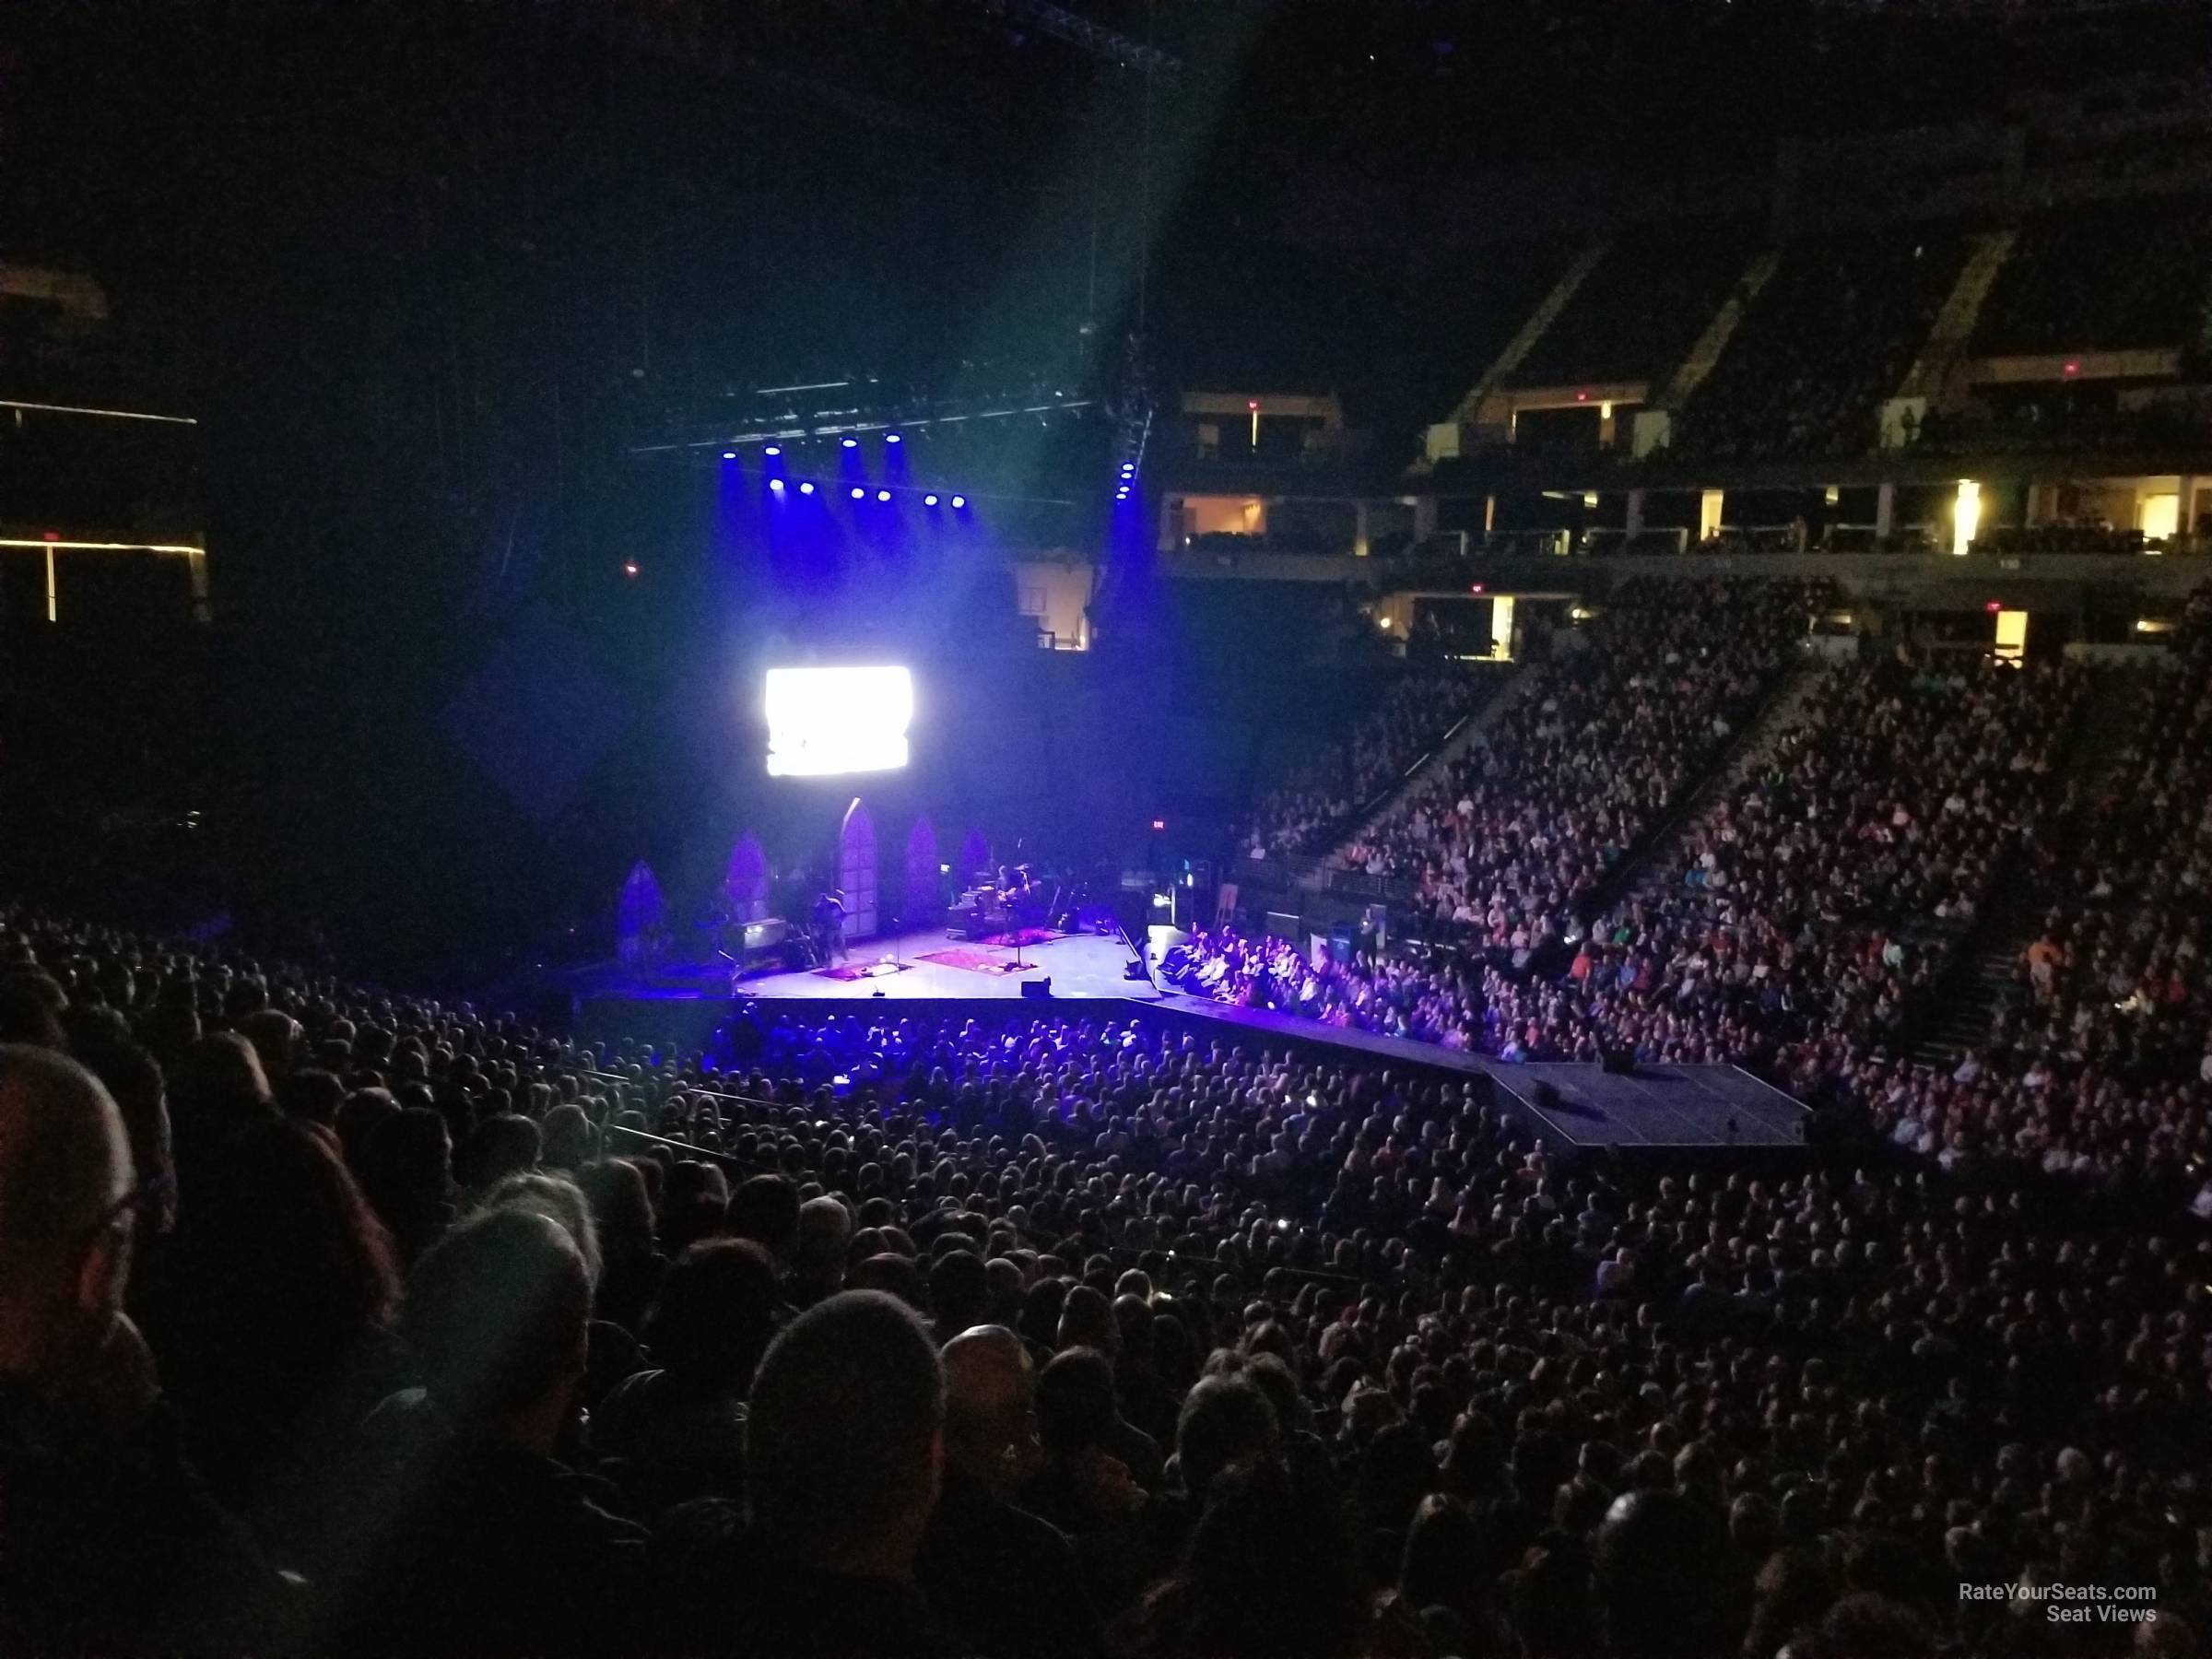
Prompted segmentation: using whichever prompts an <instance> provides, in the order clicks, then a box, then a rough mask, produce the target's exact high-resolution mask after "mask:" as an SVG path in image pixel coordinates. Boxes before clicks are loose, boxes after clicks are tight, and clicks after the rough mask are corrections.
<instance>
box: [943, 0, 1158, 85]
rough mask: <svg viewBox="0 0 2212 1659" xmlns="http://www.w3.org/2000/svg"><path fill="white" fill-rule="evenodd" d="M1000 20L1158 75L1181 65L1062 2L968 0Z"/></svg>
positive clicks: (1092, 54) (1115, 62)
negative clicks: (1105, 27) (1056, 3)
mask: <svg viewBox="0 0 2212 1659" xmlns="http://www.w3.org/2000/svg"><path fill="white" fill-rule="evenodd" d="M970 4H971V5H973V6H980V7H981V8H982V10H984V11H987V12H989V13H990V14H991V15H992V16H993V17H994V18H998V19H1000V20H1001V21H1002V22H1006V23H1010V24H1018V25H1020V26H1021V27H1023V28H1027V29H1036V30H1037V31H1038V32H1039V33H1041V34H1049V35H1052V36H1053V37H1054V38H1055V39H1057V40H1062V41H1067V42H1068V44H1070V45H1071V46H1079V47H1081V48H1082V49H1083V50H1084V51H1085V52H1088V53H1090V55H1091V56H1093V57H1096V58H1103V59H1104V60H1105V61H1106V62H1108V63H1111V64H1120V65H1124V66H1125V67H1127V68H1131V69H1144V70H1147V71H1150V72H1152V73H1155V74H1159V75H1163V76H1165V75H1174V74H1176V73H1177V72H1179V71H1180V70H1181V69H1182V59H1180V58H1177V57H1173V56H1171V55H1170V54H1169V53H1164V52H1162V51H1160V50H1159V47H1157V46H1149V45H1147V44H1146V43H1145V42H1144V41H1133V40H1131V39H1130V38H1129V37H1128V36H1127V35H1124V34H1117V33H1115V32H1114V31H1113V30H1112V29H1102V28H1100V26H1099V25H1098V24H1096V23H1093V22H1092V21H1091V20H1090V19H1089V18H1084V17H1078V16H1077V14H1076V13H1074V12H1071V11H1069V10H1068V9H1067V8H1066V7H1065V6H1054V5H1053V4H1052V3H1051V0H970Z"/></svg>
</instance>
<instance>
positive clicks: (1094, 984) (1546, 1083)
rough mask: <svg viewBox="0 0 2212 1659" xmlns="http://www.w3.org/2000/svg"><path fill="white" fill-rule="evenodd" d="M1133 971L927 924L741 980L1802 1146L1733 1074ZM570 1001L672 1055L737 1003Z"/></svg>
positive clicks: (1058, 945)
mask: <svg viewBox="0 0 2212 1659" xmlns="http://www.w3.org/2000/svg"><path fill="white" fill-rule="evenodd" d="M1128 961H1129V953H1128V951H1127V950H1126V949H1125V948H1124V947H1123V945H1122V942H1121V941H1120V940H1119V939H1118V938H1106V937H1101V936H1100V935H1096V934H1068V935H1055V936H1053V937H1052V938H1050V939H1047V940H1045V941H1043V942H1041V943H1039V944H1033V945H1025V946H1024V947H1022V948H1021V950H1020V952H1019V954H1018V955H1017V953H1016V951H1015V950H1014V949H1013V948H1012V947H1008V946H1003V945H990V944H987V943H984V942H982V941H972V940H954V939H948V938H947V936H946V935H945V932H944V930H943V929H941V928H931V929H927V930H924V931H922V932H917V933H911V934H906V935H900V936H898V937H896V938H888V939H869V940H866V941H864V942H862V943H859V944H856V945H854V946H853V947H852V949H851V951H850V953H849V955H848V958H847V960H846V961H845V963H843V964H842V965H841V969H842V971H840V972H836V973H825V972H823V971H820V970H818V969H808V970H800V971H790V972H776V973H768V974H762V975H759V976H757V977H753V978H749V979H747V980H745V981H743V982H741V984H740V985H739V986H738V994H740V995H741V996H742V997H744V998H746V999H747V1000H749V1001H751V1002H753V1003H754V1004H755V1005H756V1006H757V1008H758V1009H759V1013H760V1014H761V1015H762V1016H763V1017H767V1016H769V1015H771V1013H772V1012H773V1011H774V1010H775V1009H776V1008H777V1007H778V1006H783V1005H788V1004H794V1003H800V1002H804V1003H806V1004H808V1005H809V1009H808V1011H809V1012H819V1011H825V1010H821V1009H819V1007H818V1005H821V1004H825V1003H840V1002H841V1003H846V1004H861V1005H868V1004H875V1003H877V1002H879V1001H881V1002H890V1001H897V1002H902V1003H908V1004H912V1005H913V1006H912V1009H911V1011H912V1012H913V1013H916V1014H920V1013H923V1012H925V1011H926V1012H928V1013H931V1014H957V1013H959V1010H960V1008H961V1007H962V1006H970V1007H972V1006H975V1005H977V1004H979V1003H1004V1002H1006V1001H1010V1000H1017V999H1020V998H1022V997H1023V987H1024V986H1025V985H1029V986H1036V985H1039V984H1041V983H1042V982H1045V981H1047V980H1049V981H1050V982H1051V984H1052V993H1051V1000H1052V1001H1053V1002H1059V1003H1076V1002H1087V1003H1091V1004H1094V1005H1095V1004H1102V1003H1106V1002H1113V1003H1118V1004H1120V1005H1122V1006H1119V1007H1113V1008H1108V1007H1104V1006H1096V1007H1093V1008H1091V1009H1088V1010H1084V1011H1086V1012H1091V1013H1095V1014H1097V1015H1100V1016H1104V1015H1107V1014H1112V1015H1115V1016H1122V1015H1124V1014H1128V1013H1135V1014H1141V1015H1142V1017H1143V1018H1146V1019H1147V1020H1153V1021H1166V1022H1168V1023H1171V1024H1173V1025H1177V1026H1181V1027H1182V1028H1184V1029H1186V1030H1194V1031H1202V1032H1203V1031H1206V1030H1209V1028H1210V1030H1211V1031H1213V1032H1216V1033H1218V1034H1219V1035H1220V1036H1222V1037H1224V1038H1242V1039H1244V1040H1246V1041H1254V1040H1256V1041H1262V1042H1265V1043H1267V1044H1269V1045H1271V1046H1274V1045H1288V1046H1291V1047H1293V1048H1296V1049H1299V1050H1301V1051H1304V1052H1308V1053H1315V1054H1317V1055H1318V1054H1331V1055H1334V1056H1335V1057H1336V1058H1338V1059H1342V1060H1347V1061H1356V1060H1359V1059H1362V1058H1364V1059H1366V1060H1368V1061H1370V1062H1379V1063H1381V1064H1383V1065H1389V1066H1391V1067H1394V1068H1395V1067H1400V1066H1418V1067H1420V1068H1423V1069H1424V1070H1426V1071H1429V1072H1431V1073H1441V1074H1444V1075H1447V1076H1453V1077H1488V1079H1489V1081H1490V1085H1491V1088H1492V1089H1493V1092H1494V1098H1495V1099H1496V1100H1497V1101H1498V1103H1499V1105H1500V1106H1501V1107H1503V1108H1504V1109H1505V1110H1507V1111H1509V1112H1512V1113H1514V1114H1515V1115H1516V1116H1519V1117H1521V1118H1523V1119H1524V1120H1525V1121H1526V1122H1527V1123H1529V1124H1530V1125H1531V1126H1532V1127H1534V1128H1535V1130H1536V1131H1537V1133H1539V1134H1541V1135H1543V1136H1544V1137H1545V1138H1546V1140H1547V1141H1548V1142H1549V1143H1550V1144H1552V1145H1554V1146H1559V1147H1583V1148H1590V1149H1596V1148H1604V1147H1618V1148H1620V1149H1622V1150H1630V1149H1634V1150H1652V1151H1656V1150H1661V1149H1666V1150H1683V1149H1689V1148H1698V1147H1759V1148H1766V1149H1770V1150H1778V1149H1782V1148H1788V1147H1801V1146H1802V1145H1803V1144H1804V1138H1805V1136H1804V1130H1805V1124H1806V1119H1807V1117H1808V1115H1809V1114H1808V1113H1807V1112H1806V1109H1805V1108H1804V1107H1803V1106H1801V1105H1799V1104H1798V1103H1797V1101H1796V1100H1793V1099H1792V1098H1791V1097H1790V1096H1789V1095H1787V1094H1784V1093H1783V1091H1782V1090H1780V1089H1778V1088H1772V1087H1771V1086H1770V1085H1768V1084H1766V1083H1763V1082H1761V1081H1759V1079H1758V1078H1757V1077H1752V1076H1751V1075H1750V1074H1749V1073H1747V1072H1745V1071H1742V1070H1739V1069H1738V1068H1736V1067H1735V1066H1732V1065H1656V1066H1648V1067H1640V1068H1639V1069H1638V1070H1637V1071H1635V1072H1634V1073H1631V1074H1628V1075H1621V1074H1617V1073H1610V1072H1606V1071H1603V1070H1601V1069H1600V1068H1599V1067H1598V1066H1596V1065H1577V1064H1572V1063H1567V1062H1541V1063H1535V1064H1529V1065H1503V1064H1500V1063H1499V1062H1497V1061H1493V1060H1489V1059H1487V1058H1485V1057H1483V1056H1480V1055H1473V1054H1462V1053H1453V1052H1451V1051H1450V1050H1447V1049H1441V1048H1439V1047H1437V1046H1436V1045H1435V1044H1434V1043H1428V1042H1415V1041H1409V1040H1407V1039H1405V1038H1400V1037H1385V1036H1381V1035H1379V1034H1377V1033H1374V1032H1371V1031H1359V1030H1347V1029H1345V1028H1343V1027H1338V1026H1328V1025H1322V1024H1318V1023H1317V1022H1315V1021H1313V1020H1310V1019H1300V1018H1297V1017H1296V1016H1295V1015H1289V1014H1281V1013H1277V1012H1275V1011H1273V1010H1271V1009H1265V1008H1237V1007H1230V1006H1226V1005H1224V1004H1221V1003H1217V1002H1208V1001H1206V1000H1205V999H1203V998H1200V997H1194V996H1187V995H1184V994H1181V993H1179V992H1172V991H1164V990H1163V991H1158V992H1156V991H1154V990H1153V989H1151V988H1150V987H1149V986H1147V984H1145V983H1144V982H1142V981H1135V982H1132V981H1130V980H1128V979H1126V978H1124V975H1123V969H1124V967H1125V966H1126V965H1127V963H1128ZM576 994H577V997H578V1002H579V1005H580V1007H579V1020H578V1026H579V1032H580V1034H582V1035H584V1036H586V1037H587V1038H596V1037H600V1036H630V1037H638V1038H641V1039H645V1040H648V1041H654V1042H665V1043H672V1044H675V1045H677V1046H679V1047H694V1048H695V1047H698V1046H700V1045H701V1044H703V1043H704V1041H706V1039H707V1037H708V1036H709V1035H710V1034H711V1033H712V1030H713V1028H714V1026H715V1024H716V1023H717V1022H719V1020H720V1019H721V1018H722V1017H723V1016H724V1013H726V1012H727V1010H728V1007H729V1006H730V1005H729V995H728V987H727V982H726V979H718V978H715V977H714V976H712V974H709V975H704V976H695V977H694V978H693V980H692V981H691V982H684V981H683V980H682V979H681V978H680V976H666V975H665V976H662V977H660V978H659V979H657V980H655V981H651V982H640V981H637V980H625V979H623V978H621V977H619V976H618V975H615V974H613V973H611V972H602V973H600V974H598V975H596V976H594V978H593V979H592V980H591V981H589V982H585V983H579V984H578V986H577V987H576ZM1035 994H1036V993H1035V992H1034V991H1031V992H1030V995H1031V996H1034V995H1035ZM1030 1006H1031V1007H1036V1006H1038V1005H1037V1004H1036V1003H1031V1005H1030ZM860 1011H861V1010H860V1008H858V1007H854V1008H853V1012H855V1013H858V1012H860ZM1006 1012H1012V1010H1010V1009H1009V1010H1006Z"/></svg>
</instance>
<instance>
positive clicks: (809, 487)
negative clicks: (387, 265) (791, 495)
mask: <svg viewBox="0 0 2212 1659" xmlns="http://www.w3.org/2000/svg"><path fill="white" fill-rule="evenodd" d="M799 493H800V494H801V495H812V494H813V493H814V480H813V479H812V478H808V479H807V480H806V482H805V483H803V484H801V485H800V486H799Z"/></svg>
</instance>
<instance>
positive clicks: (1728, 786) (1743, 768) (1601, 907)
mask: <svg viewBox="0 0 2212 1659" xmlns="http://www.w3.org/2000/svg"><path fill="white" fill-rule="evenodd" d="M1827 677H1828V676H1827V671H1826V665H1824V664H1822V663H1821V662H1820V661H1819V660H1818V659H1817V658H1815V657H1811V656H1807V657H1806V658H1804V659H1803V660H1802V661H1800V662H1799V663H1798V664H1796V665H1795V666H1794V667H1793V668H1791V670H1790V671H1789V673H1787V674H1786V675H1784V676H1783V677H1782V679H1781V681H1780V683H1778V684H1777V685H1776V686H1775V688H1774V689H1773V691H1772V692H1771V695H1770V696H1769V697H1768V699H1767V701H1766V703H1765V705H1764V706H1763V707H1762V708H1761V709H1760V710H1759V713H1758V715H1757V716H1756V717H1755V718H1753V719H1751V720H1749V721H1747V722H1746V723H1745V724H1744V728H1743V730H1742V731H1740V732H1738V733H1737V734H1736V735H1735V741H1734V742H1732V743H1731V744H1729V746H1728V747H1726V748H1725V749H1724V750H1722V751H1721V754H1720V757H1719V759H1717V760H1715V762H1714V763H1713V765H1712V770H1710V771H1707V772H1706V774H1705V776H1704V778H1703V779H1702V780H1701V781H1700V782H1698V783H1697V784H1695V785H1693V786H1692V787H1691V789H1690V790H1689V792H1688V794H1687V795H1685V796H1684V798H1683V800H1682V804H1681V805H1680V806H1678V807H1677V808H1676V810H1675V812H1674V814H1673V816H1672V817H1670V818H1668V819H1667V820H1666V822H1665V824H1663V825H1662V826H1660V828H1659V829H1658V830H1654V831H1653V835H1652V839H1651V841H1650V842H1649V843H1648V844H1647V845H1646V846H1645V848H1644V850H1643V852H1642V853H1640V854H1637V855H1635V856H1632V857H1630V858H1628V859H1625V860H1623V861H1622V863H1621V865H1620V867H1619V868H1618V870H1617V871H1615V873H1614V874H1613V875H1612V876H1611V877H1608V878H1607V879H1606V882H1605V883H1604V884H1603V885H1602V886H1601V887H1600V888H1598V890H1597V892H1596V893H1595V894H1594V895H1593V896H1592V903H1591V905H1590V911H1589V913H1590V916H1592V917H1596V916H1602V915H1605V914H1606V912H1610V911H1612V910H1615V909H1617V908H1618V906H1619V905H1620V904H1621V902H1622V901H1623V900H1624V898H1625V899H1628V900H1645V899H1657V898H1658V897H1659V896H1660V894H1662V893H1663V892H1665V890H1666V889H1667V888H1671V887H1673V886H1674V885H1675V884H1676V883H1677V881H1679V880H1680V879H1681V877H1682V854H1683V850H1684V849H1685V848H1686V847H1687V846H1688V842H1689V835H1690V831H1691V830H1693V829H1695V828H1696V827H1697V823H1698V820H1699V819H1700V818H1702V817H1703V816H1704V814H1705V811H1706V809H1707V808H1708V807H1709V806H1711V805H1712V803H1713V801H1715V800H1716V799H1719V798H1720V797H1721V795H1722V794H1724V793H1725V792H1729V791H1733V790H1735V789H1736V788H1737V787H1738V786H1739V785H1741V784H1742V782H1744V780H1745V779H1746V778H1747V777H1749V776H1750V775H1751V772H1752V771H1753V770H1754V769H1755V768H1756V767H1758V766H1759V765H1760V764H1761V763H1762V762H1764V761H1766V760H1767V759H1770V758H1771V756H1772V755H1773V753H1774V746H1775V744H1776V743H1778V742H1779V741H1780V740H1781V738H1782V735H1783V733H1784V732H1786V731H1788V730H1789V729H1790V726H1791V724H1793V723H1794V721H1795V720H1796V718H1797V715H1798V713H1799V712H1800V711H1801V710H1803V709H1804V707H1805V705H1806V702H1807V701H1809V700H1811V698H1812V696H1813V694H1814V693H1815V692H1816V691H1817V690H1818V688H1820V686H1821V685H1822V683H1823V682H1824V681H1825V680H1826V679H1827Z"/></svg>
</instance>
